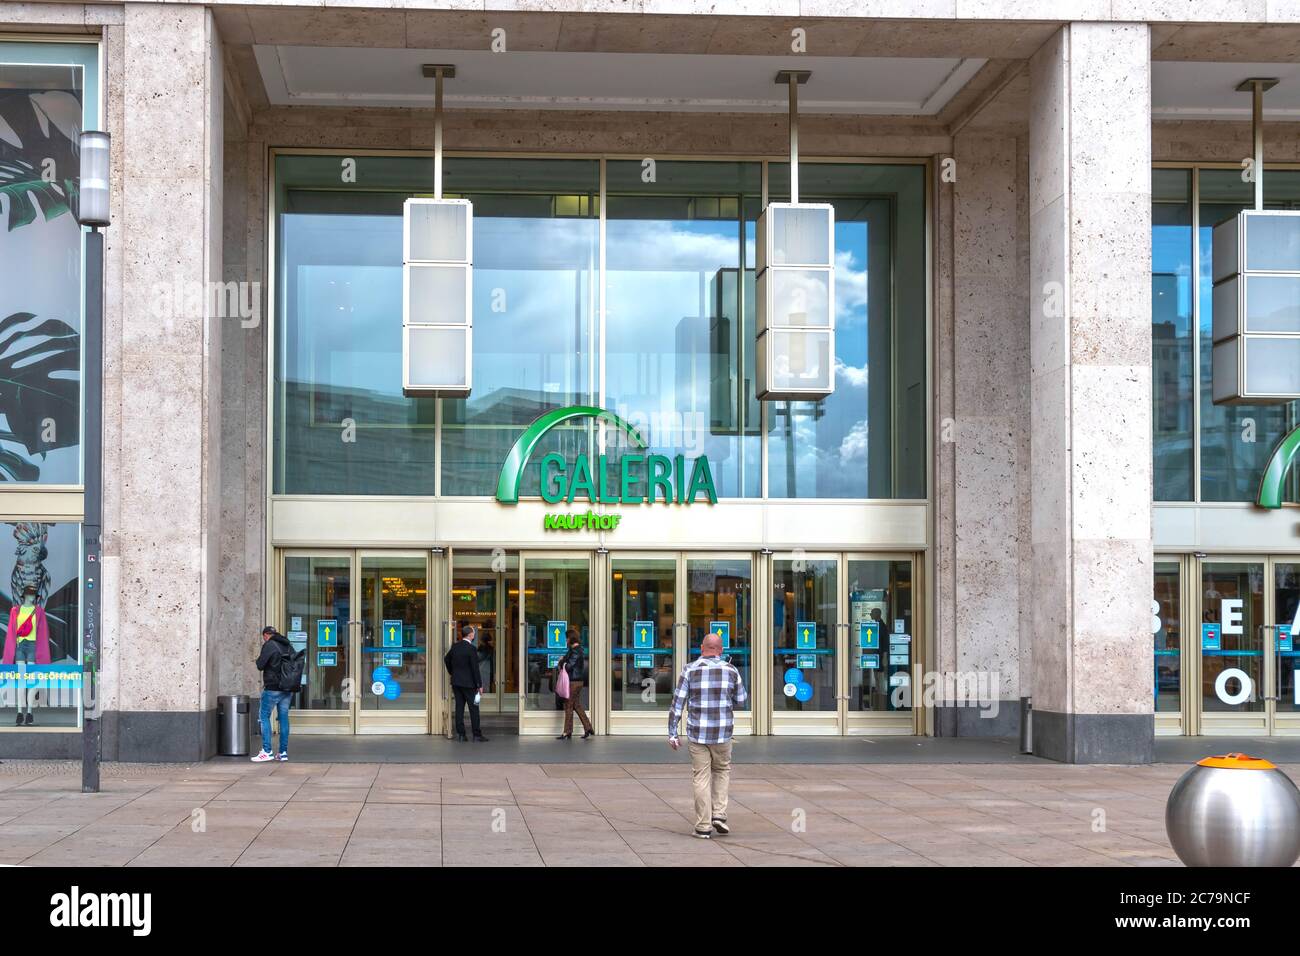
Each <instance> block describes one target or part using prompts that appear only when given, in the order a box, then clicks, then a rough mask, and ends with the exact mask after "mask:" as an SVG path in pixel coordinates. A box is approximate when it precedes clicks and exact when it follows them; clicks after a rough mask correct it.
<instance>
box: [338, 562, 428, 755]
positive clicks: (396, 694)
mask: <svg viewBox="0 0 1300 956" xmlns="http://www.w3.org/2000/svg"><path fill="white" fill-rule="evenodd" d="M429 558H430V555H429V552H428V551H414V550H412V551H369V550H367V551H357V552H356V555H355V557H354V560H353V573H352V580H353V582H354V583H353V592H354V597H353V605H352V606H353V607H354V608H355V609H356V613H355V614H354V615H353V620H352V621H351V622H350V625H351V628H350V629H351V635H350V637H351V641H352V647H353V655H352V660H353V662H354V663H353V666H354V668H355V671H354V673H355V679H356V687H357V690H358V693H357V694H356V695H355V697H356V705H355V710H356V733H358V734H425V733H428V732H429V704H430V702H431V700H432V699H433V695H432V693H431V680H430V678H431V674H430V662H431V661H436V662H437V664H438V665H439V666H441V663H442V660H441V657H440V656H435V655H434V654H431V653H430V652H431V650H433V649H435V648H436V647H437V643H436V641H435V642H431V638H433V637H435V636H436V631H435V629H434V628H432V627H431V626H430V625H431V622H432V620H433V618H432V613H431V612H432V610H433V608H432V606H431V602H430V600H429V595H430V588H429V580H430V567H429V563H430V562H429Z"/></svg>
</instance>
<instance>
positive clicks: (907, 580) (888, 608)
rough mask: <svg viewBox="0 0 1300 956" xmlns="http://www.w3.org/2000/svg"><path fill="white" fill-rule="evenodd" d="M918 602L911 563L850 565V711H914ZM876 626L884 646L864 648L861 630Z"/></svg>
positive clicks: (858, 562)
mask: <svg viewBox="0 0 1300 956" xmlns="http://www.w3.org/2000/svg"><path fill="white" fill-rule="evenodd" d="M912 598H913V595H912V562H911V561H856V560H851V561H849V710H851V711H862V710H871V711H878V712H897V711H909V710H911V709H912V693H913V687H912V663H913V656H912V649H913V647H914V646H915V643H916V637H915V636H914V633H915V632H914V630H913V627H912V624H913V620H914V619H913V617H912ZM900 620H901V621H902V622H903V633H902V634H899V633H896V632H895V630H894V622H895V621H900ZM872 621H874V622H876V624H877V633H878V635H879V640H878V646H877V647H875V648H870V649H864V648H863V647H862V640H861V628H860V626H859V625H861V624H864V623H869V622H872ZM904 638H908V639H907V640H904ZM864 658H865V659H864ZM873 665H874V666H873ZM900 687H902V688H904V689H905V691H906V692H905V693H901V694H900V693H896V690H897V689H898V688H900Z"/></svg>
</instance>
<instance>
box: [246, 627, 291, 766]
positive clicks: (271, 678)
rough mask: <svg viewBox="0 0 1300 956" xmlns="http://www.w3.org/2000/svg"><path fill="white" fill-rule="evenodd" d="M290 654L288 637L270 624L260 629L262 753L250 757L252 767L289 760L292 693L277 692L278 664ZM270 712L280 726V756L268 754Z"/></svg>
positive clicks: (258, 666) (259, 714) (269, 748)
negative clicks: (258, 764)
mask: <svg viewBox="0 0 1300 956" xmlns="http://www.w3.org/2000/svg"><path fill="white" fill-rule="evenodd" d="M293 654H294V651H293V645H292V644H290V643H289V639H288V638H287V637H285V636H284V635H283V634H281V633H280V632H279V631H277V630H276V629H275V628H274V627H272V626H271V625H270V624H268V625H266V627H264V628H262V652H261V653H260V654H258V655H257V669H258V670H259V671H261V672H262V706H261V709H260V710H259V711H258V721H257V722H258V723H259V724H260V725H261V728H262V749H261V750H260V751H258V753H257V755H256V756H255V757H253V763H265V762H266V761H268V760H288V759H289V699H290V698H291V697H292V696H293V692H292V691H283V690H280V677H281V675H280V662H281V661H282V660H283V659H284V658H286V657H293ZM272 710H274V711H275V712H276V720H277V721H279V724H280V754H279V756H276V755H275V752H274V751H272V750H271V711H272Z"/></svg>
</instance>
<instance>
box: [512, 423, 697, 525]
mask: <svg viewBox="0 0 1300 956" xmlns="http://www.w3.org/2000/svg"><path fill="white" fill-rule="evenodd" d="M582 418H592V419H598V420H601V421H605V422H608V423H610V424H611V425H613V426H614V427H615V428H617V429H619V431H620V432H622V433H623V435H624V436H626V438H627V440H628V443H629V445H630V446H631V447H630V448H629V449H628V450H627V451H625V452H624V453H623V454H622V455H619V456H617V457H616V458H614V459H610V458H609V457H608V456H606V455H599V456H597V458H596V464H595V467H594V468H593V467H592V463H591V460H590V458H588V456H587V455H584V454H579V455H577V456H576V457H575V458H574V459H573V460H572V461H571V462H570V461H569V460H567V459H566V458H565V457H564V456H563V455H560V454H556V453H555V452H552V453H550V454H548V455H545V456H543V458H542V460H541V464H540V468H541V492H542V500H543V501H546V502H548V503H550V504H557V503H559V502H564V503H566V504H570V505H571V504H573V503H574V502H575V501H583V502H586V503H587V504H591V505H652V504H655V503H661V504H668V505H671V504H677V505H689V504H692V503H694V502H695V501H696V500H697V499H698V498H699V497H700V496H701V495H703V496H704V500H705V501H707V502H708V503H709V504H716V503H717V501H718V493H717V490H716V488H715V487H714V484H713V473H712V472H711V471H710V470H709V459H708V458H707V457H705V456H703V455H701V456H700V457H699V458H691V459H687V458H686V456H685V455H675V456H673V457H671V458H670V457H669V456H667V455H653V454H641V452H644V451H645V449H646V447H647V445H646V441H645V439H644V438H642V437H641V434H640V433H639V432H638V431H637V430H636V429H635V428H634V427H633V426H631V425H629V424H628V423H627V422H626V421H624V420H623V419H622V418H620V417H619V416H618V415H615V414H614V413H613V412H609V411H606V410H605V409H603V408H597V407H595V406H593V405H570V406H568V407H566V408H557V409H554V410H553V411H549V412H546V413H545V414H544V415H541V416H539V417H538V418H537V420H536V421H534V422H533V423H532V424H531V425H529V426H528V427H527V428H525V429H524V432H523V434H522V435H520V436H519V438H518V439H517V440H516V441H515V443H514V445H513V446H512V447H511V449H510V453H509V454H508V455H507V456H506V460H505V461H504V462H503V463H502V465H501V474H500V475H499V477H498V478H497V501H500V502H501V503H502V504H518V502H519V485H520V483H521V482H522V480H523V474H524V468H525V467H526V466H527V464H528V459H529V457H530V456H531V454H532V452H533V449H534V448H536V447H537V444H538V442H540V441H541V439H542V437H543V436H544V435H545V434H546V433H547V432H549V431H550V430H551V429H552V428H555V427H556V426H558V425H561V424H563V423H564V422H568V421H573V420H575V419H582ZM621 518H622V515H618V514H609V513H597V512H594V511H585V512H572V513H569V514H561V513H556V514H548V515H546V516H545V517H544V519H543V527H544V528H545V529H546V530H547V531H610V530H613V529H614V528H617V527H618V522H619V520H620V519H621Z"/></svg>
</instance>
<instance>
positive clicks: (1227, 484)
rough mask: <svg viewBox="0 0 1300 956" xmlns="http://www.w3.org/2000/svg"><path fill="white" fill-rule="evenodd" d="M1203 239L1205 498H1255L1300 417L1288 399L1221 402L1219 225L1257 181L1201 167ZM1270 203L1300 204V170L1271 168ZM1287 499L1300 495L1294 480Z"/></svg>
mask: <svg viewBox="0 0 1300 956" xmlns="http://www.w3.org/2000/svg"><path fill="white" fill-rule="evenodd" d="M1197 175H1198V176H1199V184H1200V208H1199V216H1200V221H1199V226H1198V236H1197V243H1198V246H1199V254H1200V269H1199V273H1200V274H1199V275H1198V276H1197V282H1198V284H1199V303H1200V316H1199V317H1198V323H1197V324H1198V326H1199V331H1198V338H1199V348H1200V355H1201V383H1200V385H1201V388H1200V391H1201V398H1200V402H1201V435H1200V441H1201V500H1203V501H1252V500H1254V497H1255V493H1256V491H1257V490H1258V488H1259V478H1260V475H1261V473H1262V472H1263V470H1264V465H1265V463H1266V462H1267V461H1268V457H1269V455H1270V454H1271V453H1272V451H1273V447H1274V445H1276V444H1277V442H1278V440H1279V439H1280V438H1281V437H1282V436H1283V435H1284V434H1285V433H1286V432H1287V431H1288V430H1289V429H1290V427H1291V425H1292V424H1294V421H1295V403H1294V402H1291V403H1288V404H1285V405H1215V404H1214V391H1213V376H1214V361H1213V355H1212V348H1213V346H1212V342H1211V336H1212V330H1213V322H1214V296H1213V282H1212V275H1213V233H1214V227H1215V226H1216V225H1218V224H1219V223H1220V222H1223V221H1224V220H1226V219H1230V218H1232V217H1233V216H1236V215H1237V213H1239V212H1240V211H1241V210H1242V209H1246V208H1249V207H1250V206H1251V205H1252V204H1253V203H1254V184H1253V183H1247V182H1242V179H1241V172H1240V170H1236V169H1201V170H1198V171H1197ZM1264 204H1265V206H1266V207H1267V208H1270V209H1293V208H1300V170H1269V171H1268V174H1267V175H1266V176H1265V177H1264ZM1287 487H1288V489H1289V492H1288V495H1287V500H1288V501H1293V500H1295V493H1294V487H1295V484H1294V480H1293V481H1291V482H1290V483H1288V486H1287Z"/></svg>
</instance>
